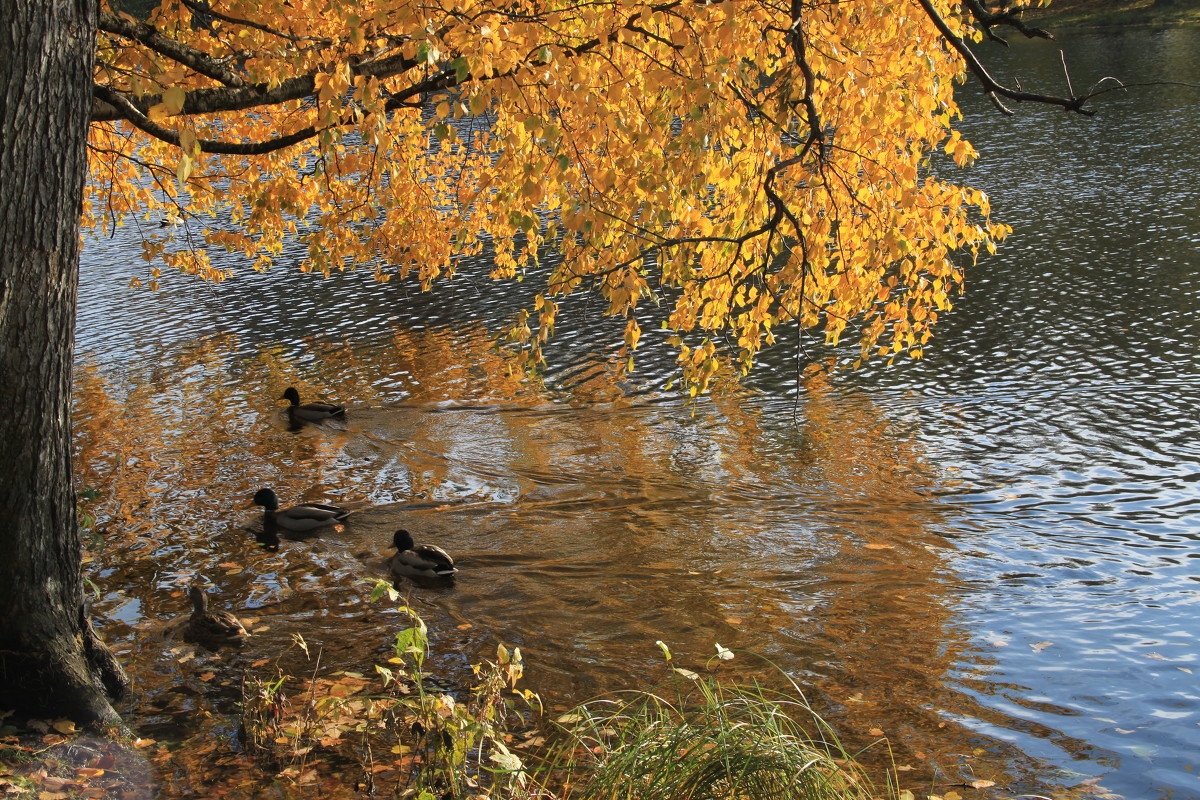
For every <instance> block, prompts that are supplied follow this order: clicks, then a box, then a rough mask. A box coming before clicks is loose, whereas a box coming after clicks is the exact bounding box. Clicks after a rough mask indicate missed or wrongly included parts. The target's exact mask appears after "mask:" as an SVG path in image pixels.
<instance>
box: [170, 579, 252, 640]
mask: <svg viewBox="0 0 1200 800" xmlns="http://www.w3.org/2000/svg"><path fill="white" fill-rule="evenodd" d="M188 595H189V596H190V597H191V599H192V616H191V617H189V618H188V621H187V623H186V624H185V625H184V626H183V639H184V641H187V642H192V643H193V644H200V645H204V646H205V647H208V648H211V649H213V650H216V649H217V648H218V647H240V646H241V645H243V644H244V643H245V642H246V640H247V639H249V638H250V633H249V632H248V631H247V630H246V628H245V626H244V625H242V623H241V621H240V620H238V618H237V617H235V616H234V615H233V614H230V613H229V612H228V611H213V610H210V609H209V607H208V595H206V594H205V593H204V590H203V589H201V588H200V587H199V586H195V585H193V586H192V588H191V589H190V590H188Z"/></svg>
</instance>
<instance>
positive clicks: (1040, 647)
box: [1029, 642, 1054, 653]
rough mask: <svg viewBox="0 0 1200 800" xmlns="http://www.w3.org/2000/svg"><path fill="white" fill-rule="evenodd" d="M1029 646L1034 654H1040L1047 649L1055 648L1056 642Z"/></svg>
mask: <svg viewBox="0 0 1200 800" xmlns="http://www.w3.org/2000/svg"><path fill="white" fill-rule="evenodd" d="M1029 646H1030V648H1032V649H1033V652H1035V653H1040V652H1042V651H1043V650H1045V649H1046V648H1047V647H1053V646H1054V642H1034V643H1033V644H1031V645H1029Z"/></svg>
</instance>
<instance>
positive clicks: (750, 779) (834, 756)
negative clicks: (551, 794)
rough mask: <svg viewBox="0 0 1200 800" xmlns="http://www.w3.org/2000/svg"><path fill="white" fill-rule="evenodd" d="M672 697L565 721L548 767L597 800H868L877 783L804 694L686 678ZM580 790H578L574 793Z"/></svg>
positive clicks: (571, 792) (596, 706)
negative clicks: (868, 775)
mask: <svg viewBox="0 0 1200 800" xmlns="http://www.w3.org/2000/svg"><path fill="white" fill-rule="evenodd" d="M677 672H678V673H679V675H680V677H679V678H677V679H676V680H675V681H674V682H673V684H672V688H673V690H674V691H673V695H674V696H673V697H671V698H668V697H665V696H664V694H663V693H658V692H621V693H618V694H616V695H612V696H608V697H605V698H601V699H598V700H594V701H591V702H589V703H585V704H584V705H582V706H579V707H578V708H576V709H575V710H574V711H572V712H571V713H569V714H567V715H564V716H563V717H560V718H559V724H560V725H561V726H562V728H563V733H564V737H563V739H562V741H561V742H560V743H559V744H558V745H557V746H555V747H554V748H553V749H552V751H551V753H550V756H549V758H548V764H547V766H549V767H550V769H551V771H552V772H558V774H560V775H561V774H566V775H567V776H570V777H569V778H568V784H567V785H566V786H565V787H563V788H564V791H563V794H564V795H565V796H568V797H570V796H576V797H585V798H588V800H610V799H611V800H617V798H620V800H642V799H643V798H644V799H645V800H685V799H686V800H702V799H703V800H740V799H741V798H746V800H750V799H751V798H753V799H755V800H757V799H758V798H768V797H769V798H772V800H859V798H862V799H863V800H865V798H869V797H872V796H873V793H872V791H871V785H870V782H869V781H868V780H867V779H866V776H865V775H864V774H863V773H862V771H861V770H860V769H859V768H858V767H857V766H856V765H855V763H854V759H853V758H852V757H851V756H850V754H848V753H846V752H845V751H844V750H843V749H842V747H841V746H840V745H839V744H838V743H837V740H836V738H835V737H834V736H833V734H832V731H831V730H830V729H829V726H828V725H826V724H825V723H824V722H822V721H821V720H820V718H819V717H818V716H817V715H816V713H815V712H814V711H813V710H812V709H811V708H810V707H809V706H808V704H807V703H806V702H805V701H804V698H803V696H802V695H801V694H800V693H799V690H798V689H797V688H796V687H795V686H794V685H793V687H792V689H794V690H795V691H793V692H789V693H778V692H773V691H770V690H768V689H765V688H763V687H762V686H759V685H757V684H755V685H750V686H734V685H728V684H724V683H722V682H720V681H718V680H717V679H716V678H712V677H710V678H702V677H700V676H698V675H696V674H695V673H691V672H688V671H686V670H678V671H677ZM572 782H573V785H572Z"/></svg>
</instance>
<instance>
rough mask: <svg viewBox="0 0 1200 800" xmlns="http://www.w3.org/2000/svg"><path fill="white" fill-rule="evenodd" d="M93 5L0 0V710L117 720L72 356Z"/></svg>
mask: <svg viewBox="0 0 1200 800" xmlns="http://www.w3.org/2000/svg"><path fill="white" fill-rule="evenodd" d="M96 18H97V6H96V2H95V0H0V387H2V392H3V397H4V405H3V409H2V411H0V465H2V466H0V476H2V478H0V481H2V482H0V508H3V509H4V521H3V523H2V524H0V709H16V710H19V711H22V712H25V713H29V714H34V715H40V716H49V715H65V716H70V717H72V718H74V719H78V720H93V721H99V722H102V723H106V724H109V723H116V722H117V721H118V718H117V715H116V712H115V711H114V710H113V708H112V705H111V704H110V698H112V697H114V696H115V695H116V694H118V693H119V692H120V691H121V690H122V689H123V688H124V684H125V676H124V674H123V673H122V672H121V670H120V667H119V666H118V665H117V664H116V662H115V660H114V659H113V658H112V656H111V654H110V653H109V652H108V650H107V649H106V648H105V647H104V646H103V645H102V644H101V643H100V641H99V640H98V639H97V638H96V635H95V633H94V631H93V630H92V627H91V624H90V622H89V621H88V618H87V612H86V610H85V608H84V602H83V581H82V574H81V565H80V541H79V530H78V527H77V521H76V515H75V497H74V490H73V487H72V480H71V420H70V411H71V360H72V353H73V349H74V332H75V292H76V285H77V283H78V273H79V216H80V210H81V203H82V196H83V181H84V177H85V173H86V158H87V147H86V144H87V128H88V112H89V108H90V105H91V96H92V89H91V87H92V63H93V58H94V55H93V53H94V47H95V37H96Z"/></svg>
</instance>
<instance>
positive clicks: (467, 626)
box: [458, 622, 475, 631]
mask: <svg viewBox="0 0 1200 800" xmlns="http://www.w3.org/2000/svg"><path fill="white" fill-rule="evenodd" d="M474 627H475V626H474V625H472V624H471V623H469V622H464V623H463V624H462V625H459V626H458V629H459V630H460V631H469V630H471V628H474Z"/></svg>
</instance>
